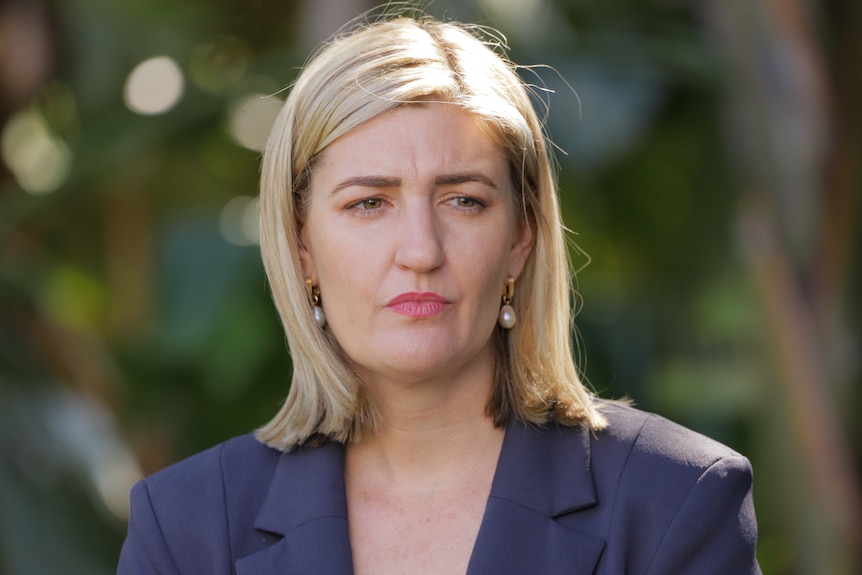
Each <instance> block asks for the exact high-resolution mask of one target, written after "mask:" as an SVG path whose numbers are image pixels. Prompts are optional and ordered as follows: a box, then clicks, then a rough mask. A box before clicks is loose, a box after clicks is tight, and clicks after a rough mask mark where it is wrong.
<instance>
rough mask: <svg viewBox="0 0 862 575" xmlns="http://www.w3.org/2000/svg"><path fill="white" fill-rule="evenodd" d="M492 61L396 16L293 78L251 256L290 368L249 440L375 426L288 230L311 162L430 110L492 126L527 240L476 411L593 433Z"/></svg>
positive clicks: (548, 176) (544, 163) (504, 67)
mask: <svg viewBox="0 0 862 575" xmlns="http://www.w3.org/2000/svg"><path fill="white" fill-rule="evenodd" d="M503 50H504V46H503V42H502V41H501V37H498V36H496V35H494V34H491V33H489V31H488V30H487V29H480V28H478V27H468V26H466V25H463V24H457V23H451V22H440V21H437V20H434V19H431V18H428V17H420V18H412V17H403V16H401V17H393V18H390V19H384V20H382V21H378V22H375V23H372V24H366V25H364V26H362V27H361V28H359V29H357V30H355V31H353V32H350V33H347V34H344V35H341V36H339V37H336V38H335V39H334V40H332V41H330V42H329V43H328V44H326V45H324V46H323V47H322V49H321V50H320V51H318V52H317V53H316V55H314V56H313V57H312V58H311V60H310V61H309V62H308V64H307V65H306V66H305V68H304V70H303V71H302V72H301V73H300V75H299V77H298V78H297V80H296V82H295V84H294V85H293V87H292V90H291V92H290V94H289V96H288V97H287V100H286V102H285V104H284V106H283V108H282V110H281V112H280V114H279V116H278V118H277V120H276V121H275V123H274V125H273V127H272V131H271V133H270V137H269V139H268V141H267V144H266V146H265V149H264V152H263V161H262V168H261V188H260V212H261V215H260V218H261V219H260V223H261V252H262V256H263V262H264V266H265V268H266V274H267V277H268V279H269V283H270V288H271V290H272V295H273V299H274V301H275V305H276V308H277V309H278V313H279V315H280V317H281V321H282V324H283V325H284V330H285V333H286V335H287V343H288V346H289V348H290V352H291V355H292V359H293V378H292V382H291V386H290V390H289V393H288V395H287V399H286V401H285V403H284V405H283V406H282V408H281V409H280V411H279V412H278V414H277V415H276V416H275V417H274V418H273V419H272V420H271V421H270V422H269V423H267V424H266V425H265V426H263V427H262V428H261V429H260V430H258V432H257V435H258V438H259V439H260V440H261V441H263V442H264V443H266V444H268V445H270V446H272V447H274V448H276V449H280V450H290V449H292V448H294V447H296V446H299V445H301V444H303V443H305V442H307V441H309V440H311V441H320V440H323V439H326V438H329V439H333V440H336V441H340V442H348V441H355V440H358V439H359V438H360V437H361V436H362V435H363V434H364V433H367V432H369V431H370V430H373V429H374V427H375V425H376V420H377V415H376V413H375V410H374V407H373V405H371V404H370V401H369V399H368V397H367V394H366V393H365V392H364V391H363V384H362V382H361V381H360V380H359V378H358V377H357V376H356V374H355V373H353V372H352V371H351V370H350V368H349V367H348V364H347V362H346V361H345V358H344V356H343V353H342V352H341V350H340V347H339V346H338V343H337V342H336V341H335V339H334V337H333V336H332V334H331V332H329V331H328V330H327V329H321V328H319V327H318V326H317V324H316V323H315V321H314V319H313V317H312V313H311V303H310V299H309V295H308V292H307V286H306V285H305V278H304V277H303V275H302V267H301V263H300V257H299V254H300V246H301V244H300V232H301V230H302V226H303V221H304V217H305V213H306V209H307V206H308V201H309V184H310V179H311V173H312V172H313V170H314V168H315V161H316V159H317V158H318V157H319V155H320V153H321V152H322V151H323V150H325V149H326V147H327V146H329V145H330V144H331V143H332V142H334V141H335V140H337V139H338V138H339V137H341V136H343V135H344V134H346V133H348V132H349V131H350V130H352V129H353V128H355V127H357V126H359V125H360V124H362V123H363V122H367V121H368V120H370V119H371V118H374V117H376V116H378V115H380V114H383V113H384V112H386V111H388V110H391V109H393V108H396V107H398V106H404V105H410V104H411V103H418V102H429V101H433V102H440V103H445V104H450V105H456V106H460V107H461V108H463V109H465V110H467V111H468V112H469V113H471V114H473V115H475V116H476V117H478V118H480V119H481V120H483V121H484V123H485V124H486V125H487V126H488V127H489V128H490V133H491V134H493V136H494V137H495V138H496V139H497V141H498V142H499V144H500V145H501V147H502V148H503V149H504V150H505V152H506V154H507V157H508V160H509V165H510V170H511V178H512V189H513V190H514V194H513V195H514V202H515V207H516V210H517V211H516V213H519V214H520V215H521V218H522V224H523V225H527V226H529V227H530V230H531V232H532V234H533V249H532V251H531V253H530V256H529V258H528V260H527V263H526V266H525V268H524V270H523V272H522V274H521V276H520V278H519V281H518V290H517V294H516V296H515V299H514V301H513V303H512V305H513V306H514V307H515V310H516V313H517V317H518V323H517V325H515V326H514V328H512V329H511V330H503V329H502V328H499V327H498V328H497V329H496V331H495V333H494V336H493V337H494V338H495V340H496V355H497V359H496V368H495V372H496V373H495V374H494V375H495V377H494V386H493V392H492V394H491V397H490V398H489V400H488V404H487V414H488V415H489V417H491V418H492V419H493V421H494V423H495V424H496V425H498V426H504V425H506V424H508V423H509V422H511V421H521V422H524V423H531V424H544V423H547V422H549V421H553V422H556V423H560V424H564V425H580V424H585V425H587V426H589V427H590V428H592V429H600V428H602V427H603V426H604V425H605V420H604V418H603V417H602V415H601V414H600V413H599V412H598V410H597V408H596V406H595V403H594V401H593V398H592V395H591V393H590V392H589V391H588V390H587V389H586V387H585V386H584V385H583V384H582V382H581V380H580V378H579V375H578V371H577V368H576V366H575V363H574V359H573V351H574V350H573V347H572V329H573V325H572V309H571V304H570V299H569V298H570V296H571V272H570V268H569V259H568V251H567V247H566V240H565V229H564V227H563V224H562V220H561V216H560V208H559V202H558V199H557V190H556V186H557V183H556V174H555V171H554V167H553V164H552V159H551V156H550V151H549V146H548V142H547V139H546V136H545V133H544V130H543V126H542V122H541V121H540V120H539V118H538V116H537V114H536V112H535V110H534V108H533V105H532V103H531V101H530V95H529V94H530V93H529V90H528V88H527V86H526V84H525V83H524V81H523V80H522V79H521V78H520V77H519V75H518V73H517V71H516V66H515V65H514V64H512V63H511V62H510V61H509V60H508V58H507V56H506V55H505V53H504V51H503Z"/></svg>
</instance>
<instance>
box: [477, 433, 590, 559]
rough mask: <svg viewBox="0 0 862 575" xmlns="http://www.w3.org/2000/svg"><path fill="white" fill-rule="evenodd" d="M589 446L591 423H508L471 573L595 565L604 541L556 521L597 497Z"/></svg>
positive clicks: (586, 505) (584, 507)
mask: <svg viewBox="0 0 862 575" xmlns="http://www.w3.org/2000/svg"><path fill="white" fill-rule="evenodd" d="M589 445H590V442H589V431H588V430H586V429H581V428H577V429H566V428H559V427H554V426H551V427H548V428H534V427H528V426H524V425H520V424H512V425H510V426H509V428H508V429H507V431H506V437H505V439H504V441H503V449H502V451H501V453H500V460H499V462H498V464H497V471H496V474H495V476H494V483H493V485H492V487H491V495H490V497H489V498H488V504H487V507H486V509H485V516H484V517H483V519H482V526H481V528H480V530H479V535H478V537H477V540H476V544H475V546H474V548H473V555H472V557H471V559H470V565H469V567H468V570H467V573H468V575H481V574H485V573H494V574H495V575H505V574H508V573H511V574H519V575H520V574H525V573H526V574H529V573H568V574H572V575H582V574H583V575H588V574H591V573H593V572H594V571H595V568H596V565H597V564H598V562H599V559H600V558H601V554H602V551H603V550H604V547H605V541H604V540H602V539H599V538H596V537H594V536H592V535H588V534H585V533H580V532H578V531H574V530H572V529H570V528H568V527H565V526H563V525H562V524H561V523H560V522H558V521H557V519H559V518H561V517H562V516H564V515H568V514H570V513H575V512H577V511H579V510H582V509H586V508H589V507H592V506H594V505H595V504H596V502H597V499H596V490H595V485H594V483H593V476H592V473H591V471H590V449H589Z"/></svg>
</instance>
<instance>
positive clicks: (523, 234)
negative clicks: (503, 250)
mask: <svg viewBox="0 0 862 575" xmlns="http://www.w3.org/2000/svg"><path fill="white" fill-rule="evenodd" d="M532 250H533V226H532V222H530V221H529V220H522V221H521V222H520V223H519V224H518V229H517V231H516V233H515V238H514V241H513V242H512V246H511V248H510V249H509V275H510V276H511V277H513V278H516V279H517V277H518V276H519V275H521V271H522V270H523V269H524V266H525V265H526V263H527V258H528V257H530V252H531V251H532Z"/></svg>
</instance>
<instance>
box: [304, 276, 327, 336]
mask: <svg viewBox="0 0 862 575" xmlns="http://www.w3.org/2000/svg"><path fill="white" fill-rule="evenodd" d="M305 285H306V286H308V295H309V296H311V306H312V307H311V314H312V315H313V316H314V321H316V322H317V325H318V327H321V328H322V327H323V326H325V325H326V314H324V313H323V308H322V307H320V288H319V287H317V286H315V285H311V278H308V279H306V280H305Z"/></svg>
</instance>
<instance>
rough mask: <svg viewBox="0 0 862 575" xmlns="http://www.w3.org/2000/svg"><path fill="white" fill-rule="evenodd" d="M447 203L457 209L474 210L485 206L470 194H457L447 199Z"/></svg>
mask: <svg viewBox="0 0 862 575" xmlns="http://www.w3.org/2000/svg"><path fill="white" fill-rule="evenodd" d="M449 203H450V204H452V205H453V206H454V207H456V208H458V209H459V210H474V209H477V208H481V207H485V203H484V202H482V201H481V200H479V199H477V198H474V197H472V196H458V197H457V198H452V199H451V200H449Z"/></svg>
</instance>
